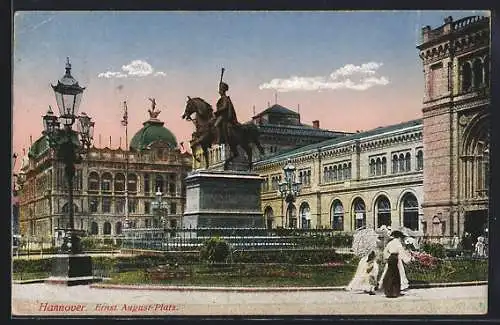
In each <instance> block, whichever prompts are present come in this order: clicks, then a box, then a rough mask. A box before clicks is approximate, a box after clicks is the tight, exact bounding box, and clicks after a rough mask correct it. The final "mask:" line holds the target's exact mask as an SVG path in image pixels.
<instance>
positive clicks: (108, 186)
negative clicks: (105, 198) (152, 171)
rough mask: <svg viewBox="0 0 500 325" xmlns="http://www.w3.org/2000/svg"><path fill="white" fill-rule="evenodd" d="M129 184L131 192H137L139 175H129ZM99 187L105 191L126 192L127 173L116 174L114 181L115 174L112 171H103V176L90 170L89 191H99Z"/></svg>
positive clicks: (128, 187)
mask: <svg viewBox="0 0 500 325" xmlns="http://www.w3.org/2000/svg"><path fill="white" fill-rule="evenodd" d="M127 178H128V185H127V190H128V192H129V193H131V194H133V193H136V192H137V175H135V174H129V175H128V177H127ZM99 189H100V190H101V191H102V192H104V193H111V192H125V175H124V174H122V173H117V174H115V179H114V182H113V176H112V175H111V173H103V174H102V176H101V177H99V174H98V173H96V172H90V173H89V176H88V191H90V192H98V191H99Z"/></svg>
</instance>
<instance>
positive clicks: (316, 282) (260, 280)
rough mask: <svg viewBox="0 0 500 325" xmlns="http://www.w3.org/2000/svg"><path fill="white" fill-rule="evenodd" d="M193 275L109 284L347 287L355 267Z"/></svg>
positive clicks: (138, 276)
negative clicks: (285, 271)
mask: <svg viewBox="0 0 500 325" xmlns="http://www.w3.org/2000/svg"><path fill="white" fill-rule="evenodd" d="M193 271H194V272H191V274H192V275H191V276H189V277H186V278H184V279H165V280H152V279H150V278H149V277H148V276H147V274H146V272H144V271H142V270H139V271H131V272H122V273H116V274H114V275H113V276H112V277H111V279H110V280H107V281H106V283H114V284H161V285H186V286H189V285H200V286H205V285H206V286H235V287H237V286H245V287H262V286H266V287H293V286H303V287H315V286H316V287H323V286H345V285H347V284H348V283H349V281H350V280H351V278H352V276H353V275H354V271H355V268H354V267H352V266H343V267H336V268H323V269H322V270H312V271H311V270H310V271H297V272H289V273H281V274H280V273H279V272H278V273H277V274H275V275H272V276H271V275H269V274H262V275H258V274H249V273H248V272H245V271H244V270H242V271H241V272H240V271H239V270H238V271H233V272H206V270H203V269H202V268H197V269H195V270H193Z"/></svg>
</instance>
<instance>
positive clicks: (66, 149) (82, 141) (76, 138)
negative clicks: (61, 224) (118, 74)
mask: <svg viewBox="0 0 500 325" xmlns="http://www.w3.org/2000/svg"><path fill="white" fill-rule="evenodd" d="M52 89H53V90H54V93H55V97H56V102H57V107H58V108H59V116H55V115H54V112H53V111H52V108H51V107H50V106H49V111H48V112H47V114H46V115H45V116H43V124H44V131H43V134H44V135H45V136H46V137H47V139H48V142H49V146H50V148H52V149H53V150H54V152H55V158H56V160H58V161H61V162H63V163H64V172H65V176H66V180H67V182H68V217H69V230H68V231H66V236H65V239H64V244H63V246H62V247H61V250H62V251H63V252H64V253H67V255H60V256H58V257H56V258H55V259H54V264H53V268H52V275H53V276H54V277H58V278H60V277H62V278H64V280H62V281H63V282H65V283H67V284H76V283H77V282H81V281H80V280H81V279H80V280H78V281H77V280H76V279H72V278H75V277H85V276H87V277H90V276H91V275H92V264H91V260H90V256H86V255H83V254H81V253H82V250H81V245H80V237H79V234H78V233H77V231H76V230H75V225H74V217H73V215H74V211H73V178H74V176H75V165H76V164H79V163H80V162H81V161H82V157H81V154H83V153H84V152H85V151H86V150H88V149H89V148H90V145H91V143H92V140H93V132H94V122H92V121H91V118H90V117H89V116H88V115H87V114H86V113H83V112H82V113H81V114H80V116H77V114H78V108H79V105H80V101H81V96H82V94H83V91H84V89H85V88H83V87H80V85H79V84H78V82H77V81H76V80H75V79H74V78H73V77H72V76H71V64H70V63H69V58H67V61H66V73H65V74H64V76H63V77H62V78H61V79H60V80H58V82H57V85H55V86H54V85H52ZM77 120H78V123H77V131H74V130H73V124H74V123H75V122H76V121H77ZM58 282H60V281H58Z"/></svg>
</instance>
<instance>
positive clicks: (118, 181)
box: [114, 173, 125, 192]
mask: <svg viewBox="0 0 500 325" xmlns="http://www.w3.org/2000/svg"><path fill="white" fill-rule="evenodd" d="M114 189H115V192H124V191H125V175H123V174H122V173H118V174H116V175H115V188H114Z"/></svg>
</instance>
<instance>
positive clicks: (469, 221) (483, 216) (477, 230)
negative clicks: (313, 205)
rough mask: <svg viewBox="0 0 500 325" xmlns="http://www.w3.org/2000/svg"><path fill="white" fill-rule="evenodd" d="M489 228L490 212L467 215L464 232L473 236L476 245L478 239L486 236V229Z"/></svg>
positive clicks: (484, 211) (479, 211) (483, 211)
mask: <svg viewBox="0 0 500 325" xmlns="http://www.w3.org/2000/svg"><path fill="white" fill-rule="evenodd" d="M487 227H488V211H487V210H476V211H467V212H466V213H465V223H464V231H465V232H468V233H469V234H471V237H472V241H473V242H474V243H475V242H476V239H477V237H479V236H484V235H485V229H486V228H487Z"/></svg>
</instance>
